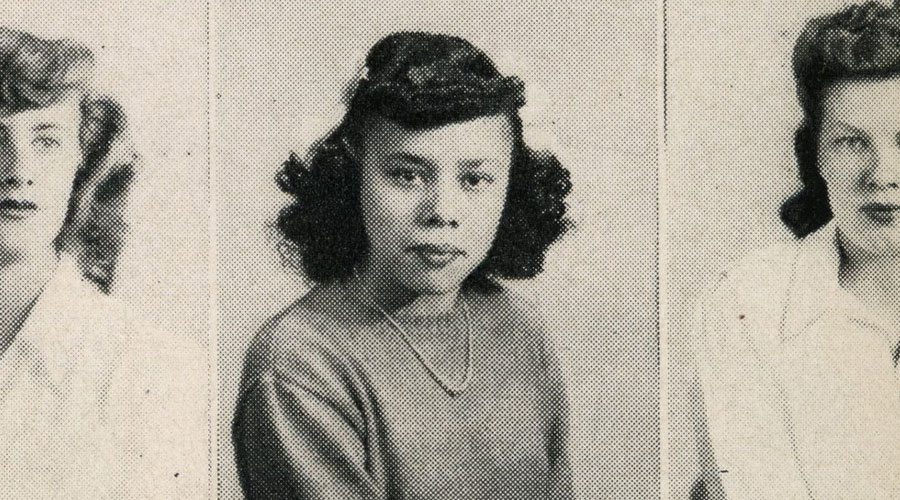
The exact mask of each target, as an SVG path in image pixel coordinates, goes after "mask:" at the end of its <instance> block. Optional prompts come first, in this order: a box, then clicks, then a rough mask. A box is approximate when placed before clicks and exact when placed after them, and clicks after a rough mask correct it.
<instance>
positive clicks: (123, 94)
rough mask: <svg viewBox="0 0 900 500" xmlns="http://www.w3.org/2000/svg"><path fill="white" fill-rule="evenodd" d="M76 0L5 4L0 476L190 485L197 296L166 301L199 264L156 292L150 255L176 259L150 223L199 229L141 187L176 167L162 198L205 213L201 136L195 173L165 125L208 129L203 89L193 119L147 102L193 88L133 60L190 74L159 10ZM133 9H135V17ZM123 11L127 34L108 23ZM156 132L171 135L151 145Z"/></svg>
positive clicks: (198, 477)
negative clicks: (167, 41) (170, 85)
mask: <svg viewBox="0 0 900 500" xmlns="http://www.w3.org/2000/svg"><path fill="white" fill-rule="evenodd" d="M70 3H71V4H72V5H71V7H72V11H71V12H64V11H63V10H62V9H60V8H59V7H58V5H57V4H56V3H54V2H23V3H17V2H13V4H4V5H3V6H2V7H0V12H2V14H3V15H2V17H0V490H2V491H3V494H2V496H4V498H34V499H44V498H54V499H55V498H75V499H88V498H90V499H112V498H172V499H175V498H200V497H202V496H203V495H205V494H206V493H207V484H208V475H209V465H208V464H209V462H208V428H209V419H208V416H207V403H206V401H208V399H209V398H208V394H207V387H208V384H207V382H206V376H207V369H206V368H205V367H206V366H207V365H206V359H207V357H206V349H205V347H204V343H205V341H206V327H205V324H204V323H205V321H206V320H205V318H204V316H205V314H206V306H205V304H202V302H201V301H202V300H203V299H199V298H198V299H197V300H195V302H194V303H192V304H185V305H186V306H188V309H184V308H182V306H181V305H179V304H177V302H179V301H182V300H183V301H185V302H188V303H189V302H190V301H191V300H194V297H193V294H194V293H195V292H196V291H197V290H202V289H203V287H204V286H205V280H202V281H199V283H195V284H194V285H193V286H191V287H190V288H184V287H181V288H179V287H169V288H167V289H166V290H165V292H161V291H158V289H157V281H158V280H161V279H163V276H162V274H156V273H157V271H159V272H161V273H164V272H165V271H171V270H174V268H173V267H172V266H173V264H174V262H172V261H171V259H173V257H171V254H170V252H175V253H179V252H180V250H181V249H180V248H179V244H178V243H177V240H175V239H172V238H170V237H168V236H165V235H162V236H160V235H156V236H153V237H152V239H149V238H147V235H148V234H150V233H152V232H153V231H156V230H160V229H162V230H170V231H173V232H180V233H182V234H183V235H184V234H188V232H192V231H199V230H201V229H202V227H200V226H199V224H198V225H194V224H193V222H192V221H188V220H184V221H178V222H174V221H170V222H165V221H166V219H167V218H168V217H171V215H172V214H173V213H174V212H173V211H171V210H169V209H168V208H165V207H163V206H161V204H160V203H159V198H157V199H155V200H154V199H153V198H152V197H154V196H157V197H158V196H159V195H160V194H162V193H160V192H158V191H156V189H157V187H158V186H160V185H162V184H163V182H161V181H160V180H159V179H158V178H157V179H154V177H155V176H161V177H167V176H170V175H172V173H171V172H172V170H174V169H182V170H183V171H186V172H188V173H187V175H183V179H184V184H183V186H179V188H178V189H176V190H174V191H171V192H170V193H171V194H170V196H169V197H168V200H167V201H168V202H169V203H174V204H177V203H183V202H182V201H181V200H182V199H188V200H190V201H188V202H187V203H185V204H184V206H183V207H182V209H186V208H190V207H192V205H193V207H192V208H193V210H195V213H196V214H197V215H198V216H200V217H201V218H205V215H203V214H204V212H205V206H204V205H203V204H202V203H196V204H195V203H194V201H193V200H196V201H197V202H200V201H201V200H202V197H199V196H196V195H195V194H194V193H199V192H202V185H201V184H200V183H199V182H198V181H199V180H200V179H201V178H202V177H201V176H202V175H203V169H204V168H205V160H202V157H203V156H205V152H204V151H203V150H202V149H193V153H194V154H196V156H197V157H198V160H200V163H199V165H198V170H197V171H196V175H193V174H192V173H191V171H190V169H191V168H193V167H192V166H191V162H190V161H185V162H181V163H180V164H179V165H177V166H175V167H169V166H168V165H166V163H177V162H179V161H180V157H181V154H182V151H184V152H187V151H191V149H192V148H194V147H195V145H192V144H189V143H188V142H186V141H184V142H179V141H174V140H171V138H170V137H169V136H168V134H161V133H160V132H161V130H162V128H161V127H160V125H162V123H163V122H168V124H167V125H166V126H167V127H169V128H170V129H172V130H177V129H182V130H189V129H191V128H193V127H201V129H202V126H203V124H204V123H205V118H204V107H205V105H203V104H202V101H201V103H200V105H199V108H198V109H199V113H198V114H196V115H194V117H196V118H199V120H197V121H194V122H192V121H191V120H192V115H191V114H190V113H191V112H190V110H189V108H187V107H186V108H183V109H182V110H181V113H180V114H179V115H171V114H169V117H168V118H167V117H165V116H158V117H153V118H148V117H147V113H148V111H150V110H149V109H148V108H152V107H153V106H154V104H153V103H152V102H150V101H149V99H153V98H154V96H155V98H157V99H159V100H160V101H166V102H168V103H170V104H173V105H174V104H177V103H179V102H188V101H189V100H190V99H191V98H190V97H188V96H181V95H177V94H178V93H177V92H174V93H170V92H163V91H162V89H161V88H160V87H159V86H158V84H159V82H160V81H161V80H163V79H162V78H153V77H148V76H146V75H141V73H142V72H147V71H150V70H151V69H152V68H153V65H156V67H157V69H160V68H161V67H162V66H163V65H167V71H166V73H167V75H166V78H168V79H179V78H181V79H183V80H185V81H184V83H187V82H188V80H189V79H190V78H191V77H192V76H195V80H196V81H198V82H200V83H201V84H202V82H203V81H204V80H205V74H204V73H197V74H195V75H194V74H192V73H191V71H193V70H192V69H191V68H190V65H185V66H184V67H181V68H179V67H178V66H177V65H168V64H167V63H166V62H165V61H164V60H165V58H167V57H168V54H166V55H165V56H163V57H160V54H159V53H158V52H156V53H154V51H158V50H159V49H160V47H156V48H154V47H153V46H151V45H150V42H152V41H154V40H155V41H156V43H161V39H162V38H161V37H162V36H163V32H162V31H160V30H158V29H154V30H153V32H151V28H154V27H155V26H156V23H157V22H159V21H160V20H162V19H164V17H165V16H164V15H163V13H162V12H150V13H147V12H146V11H145V12H144V13H143V14H142V13H141V11H142V10H144V9H142V8H141V7H140V5H139V4H138V3H136V2H131V3H130V5H129V4H121V5H120V4H116V6H114V7H113V6H107V7H106V8H104V9H99V8H97V6H95V5H93V3H92V2H70ZM163 8H164V7H163V6H162V5H161V4H160V5H158V6H157V10H162V9H163ZM170 8H171V6H170ZM139 14H142V15H145V16H149V17H150V19H145V20H146V21H148V23H147V24H142V23H141V22H140V21H132V20H129V19H130V17H131V16H136V15H139ZM103 16H107V20H106V21H102V20H101V18H102V17H103ZM154 18H155V19H154ZM104 23H105V24H104ZM129 24H130V27H131V28H132V29H133V30H135V31H134V33H133V36H128V35H123V34H122V33H121V32H119V30H123V31H124V30H126V29H127V28H128V25H129ZM111 28H112V29H111ZM176 31H177V30H176ZM179 39H181V37H179ZM201 42H202V39H201ZM201 53H202V52H201ZM130 58H137V59H136V60H138V61H140V64H137V65H136V64H129V63H128V60H129V59H130ZM144 65H146V66H144ZM200 95H201V97H202V95H203V94H202V93H201V94H200ZM163 96H164V97H163ZM154 127H156V129H155V130H154ZM154 134H156V135H155V137H154ZM196 137H198V138H202V137H203V135H202V133H201V134H200V135H198V136H196ZM148 139H150V140H148ZM152 140H156V141H162V142H163V143H164V145H162V147H164V148H174V147H180V148H182V151H179V152H178V153H175V151H170V153H172V155H171V158H169V159H167V160H164V161H163V159H162V158H161V155H159V154H158V151H156V150H154V148H157V146H155V145H153V144H152ZM148 179H149V180H148ZM195 196H196V197H195ZM166 214H168V215H166ZM159 215H162V217H159ZM198 220H201V219H198ZM148 225H150V226H151V227H152V229H150V228H148ZM180 238H185V236H181V237H180ZM200 242H201V243H202V240H200ZM157 245H158V246H157ZM154 246H155V247H156V248H151V247H154ZM154 253H155V254H156V255H153V254H154ZM191 253H192V252H190V253H189V252H183V253H180V254H181V255H182V256H188V255H191ZM151 255H152V256H151ZM187 265H194V266H197V268H200V269H203V268H205V266H206V263H205V262H203V261H202V259H198V260H196V261H190V260H188V264H187ZM198 284H199V285H200V286H197V285H198ZM156 293H158V295H155V294H156ZM163 301H165V302H167V303H168V304H169V305H166V306H161V307H160V308H156V307H154V305H159V304H162V302H163ZM201 305H202V306H203V307H202V308H201V307H200V306H201ZM167 309H168V310H175V311H178V312H179V314H177V315H173V316H169V315H168V314H167V312H166V310H167ZM195 402H196V403H197V404H195Z"/></svg>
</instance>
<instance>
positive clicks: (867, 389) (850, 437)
mask: <svg viewBox="0 0 900 500" xmlns="http://www.w3.org/2000/svg"><path fill="white" fill-rule="evenodd" d="M836 234H837V233H836V228H835V226H834V225H833V224H829V225H827V226H825V227H824V228H822V229H820V230H819V231H817V232H815V233H814V234H811V235H809V236H807V237H806V238H804V239H803V240H802V241H800V242H799V243H795V244H785V245H779V246H776V247H773V248H770V249H769V250H767V251H764V252H760V253H757V254H754V255H752V256H750V257H749V258H747V259H745V260H743V261H742V262H740V263H739V264H737V265H736V266H734V268H733V269H731V270H730V271H728V272H727V273H724V274H723V275H722V276H721V279H720V280H719V281H718V283H717V284H716V285H715V286H714V287H713V288H712V289H711V290H710V291H709V293H707V294H706V296H705V297H704V299H703V300H702V301H701V304H700V307H699V308H698V314H697V328H696V334H697V338H696V339H695V342H696V350H697V358H698V364H699V375H700V387H701V390H702V394H703V399H704V403H705V417H706V423H707V427H708V431H709V437H710V442H711V445H712V449H713V453H714V454H715V460H716V464H717V467H718V469H719V471H718V472H719V477H720V478H721V482H722V485H723V487H724V490H725V493H726V494H727V496H728V498H729V499H732V500H735V499H744V498H786V499H787V498H802V499H809V498H813V499H816V500H823V499H832V498H834V499H849V498H867V499H880V498H900V372H898V369H897V367H896V366H895V360H894V353H895V350H896V346H897V344H898V343H900V327H898V326H897V325H892V324H889V323H888V322H886V321H884V320H882V319H880V318H878V317H876V316H875V315H873V314H871V313H870V312H868V311H866V310H865V309H864V308H863V307H861V306H860V305H859V303H858V302H857V301H856V300H854V299H853V298H852V297H851V296H850V295H849V294H848V293H847V292H845V291H844V290H843V289H842V288H841V286H840V284H839V282H838V271H839V253H838V247H837V242H836Z"/></svg>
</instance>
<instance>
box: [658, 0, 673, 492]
mask: <svg viewBox="0 0 900 500" xmlns="http://www.w3.org/2000/svg"><path fill="white" fill-rule="evenodd" d="M657 9H658V10H657V16H658V20H659V25H658V26H659V28H658V29H657V47H658V50H657V57H658V58H659V61H658V65H657V68H658V74H657V78H658V82H659V84H658V101H657V106H658V115H657V116H658V117H659V119H658V120H657V154H656V159H657V161H656V172H657V174H656V189H657V205H656V209H657V219H656V220H657V222H656V224H657V226H656V227H657V231H656V238H657V240H656V241H657V243H656V248H657V252H656V276H657V278H656V279H657V295H656V297H657V299H656V300H657V304H656V307H657V314H658V320H657V321H658V323H657V324H658V326H659V494H660V498H662V499H663V500H666V499H668V498H670V496H669V485H670V481H669V349H668V325H669V316H668V286H667V285H668V276H667V270H668V251H667V247H666V244H667V241H668V238H667V235H668V233H667V230H668V224H667V220H666V212H667V211H666V206H667V200H668V193H667V191H666V186H667V182H666V178H667V175H666V174H667V173H668V169H667V162H666V159H667V156H666V139H667V134H666V129H667V125H668V119H667V118H668V117H667V108H666V104H667V103H666V96H667V90H668V89H667V83H668V74H667V69H668V65H667V63H668V53H667V50H666V49H667V46H666V34H667V33H666V28H667V18H668V12H666V0H657Z"/></svg>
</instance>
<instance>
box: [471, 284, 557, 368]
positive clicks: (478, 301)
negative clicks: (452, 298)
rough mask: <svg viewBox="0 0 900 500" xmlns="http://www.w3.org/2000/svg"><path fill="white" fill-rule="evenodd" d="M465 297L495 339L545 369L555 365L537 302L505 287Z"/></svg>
mask: <svg viewBox="0 0 900 500" xmlns="http://www.w3.org/2000/svg"><path fill="white" fill-rule="evenodd" d="M467 299H468V300H471V301H472V304H473V309H475V314H476V316H477V318H479V319H480V320H481V321H484V322H486V323H487V324H488V327H489V329H490V331H492V332H493V335H495V336H496V337H497V340H498V341H499V342H501V343H504V344H506V345H508V346H515V347H517V348H521V349H525V351H526V353H527V354H528V355H530V356H531V357H533V359H534V360H535V361H536V362H537V363H539V364H541V365H543V366H545V368H553V367H555V365H557V364H558V363H557V361H556V354H555V351H556V350H555V349H554V347H553V344H552V342H551V339H550V338H549V336H548V332H547V328H546V322H545V320H544V317H543V315H542V314H541V305H540V304H539V303H538V302H537V301H535V300H533V299H531V298H530V297H528V296H526V295H525V294H523V293H521V292H519V291H517V290H514V289H511V288H509V287H506V286H504V287H503V288H501V289H499V290H496V291H493V292H490V293H481V294H470V295H468V296H467ZM548 365H552V366H548Z"/></svg>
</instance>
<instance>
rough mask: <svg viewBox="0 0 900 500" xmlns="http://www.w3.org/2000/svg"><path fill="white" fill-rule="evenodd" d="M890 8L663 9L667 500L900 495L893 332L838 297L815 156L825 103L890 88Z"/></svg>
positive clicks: (898, 68)
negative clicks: (863, 82)
mask: <svg viewBox="0 0 900 500" xmlns="http://www.w3.org/2000/svg"><path fill="white" fill-rule="evenodd" d="M897 9H898V6H896V5H895V6H894V7H891V6H890V4H889V3H888V2H882V3H877V2H868V3H865V4H859V5H856V6H848V5H847V3H846V2H838V1H835V2H821V3H820V4H816V5H815V6H811V5H806V4H797V5H793V4H792V5H785V4H780V3H776V2H764V3H761V4H755V5H753V6H752V7H751V6H746V7H744V6H740V7H738V8H736V9H728V10H727V11H726V10H724V9H714V8H712V6H702V5H696V4H688V3H687V2H669V8H668V11H667V21H668V23H667V24H668V26H667V28H668V29H667V32H668V75H667V79H668V85H667V88H668V103H667V106H668V109H667V114H668V116H669V119H670V122H669V127H668V131H667V137H668V147H667V148H668V152H669V159H668V161H667V163H668V165H669V171H668V172H667V175H666V178H667V180H668V182H669V183H668V185H667V189H668V191H669V192H670V193H678V194H679V196H677V197H676V196H673V197H671V198H670V201H669V203H668V207H664V208H665V209H666V210H667V211H668V214H669V223H668V226H669V227H670V228H671V229H670V232H669V234H668V235H667V236H666V238H667V241H668V242H669V248H670V260H669V262H666V263H663V265H664V269H666V270H667V271H666V272H667V273H668V275H669V277H670V279H669V283H670V288H669V291H668V296H669V297H670V299H669V304H668V305H669V310H670V317H669V325H670V328H669V332H670V333H669V341H670V342H669V346H670V347H669V349H670V361H669V365H670V367H671V368H670V373H669V374H668V376H669V382H668V384H669V403H670V408H669V411H670V415H669V417H670V429H669V434H670V435H669V439H670V451H671V454H670V457H669V459H670V463H671V464H672V465H671V470H670V478H671V483H670V490H671V494H672V498H719V497H720V496H721V494H722V490H723V483H724V489H727V490H729V491H731V492H734V493H735V495H738V497H741V496H740V495H742V494H743V495H745V496H746V497H747V498H755V497H760V498H774V497H784V498H787V497H791V498H794V497H798V496H802V497H810V498H850V497H853V498H893V497H894V496H896V495H897V494H898V492H897V478H898V475H900V469H898V468H897V465H896V464H897V463H900V458H898V457H897V453H896V449H897V446H896V442H897V439H898V436H897V432H896V424H895V422H896V420H897V417H898V409H900V401H898V394H897V393H898V391H897V383H898V380H897V374H896V368H895V367H894V366H893V363H894V362H893V359H892V356H893V354H894V352H895V350H896V349H897V347H896V343H897V331H896V326H893V325H892V324H891V323H890V322H885V321H884V320H883V319H879V315H874V316H873V315H872V314H871V313H870V312H864V311H865V309H863V310H860V309H858V308H855V307H854V306H853V305H852V304H854V303H855V300H856V299H857V298H859V297H855V296H854V293H852V292H850V293H849V294H848V295H845V293H848V292H846V291H845V290H843V289H842V287H841V285H840V284H839V283H838V269H839V268H838V262H839V260H838V251H837V248H836V245H835V234H836V227H835V225H834V224H832V225H828V226H825V227H823V224H825V223H827V222H828V220H829V219H830V218H831V210H830V208H829V203H828V192H827V191H826V190H825V185H824V180H823V179H822V178H821V176H819V173H818V166H819V165H818V158H819V155H818V154H817V152H816V142H815V140H816V139H817V136H816V130H817V129H816V127H817V126H818V119H819V118H820V117H821V116H822V115H821V112H822V108H821V102H822V95H823V94H822V90H823V89H824V88H825V87H827V86H828V85H829V84H831V83H833V82H834V81H835V80H838V79H841V78H853V77H863V78H866V77H868V78H884V77H888V78H895V77H897V76H898V75H900V65H898V63H900V46H898V42H900V36H898V33H900V30H898V19H900V17H898V10H897ZM819 16H823V17H819ZM698 20H703V22H698ZM713 25H715V26H717V30H716V31H715V32H709V31H703V26H713ZM713 61H715V63H716V64H712V62H713ZM795 76H796V80H795ZM798 89H799V90H798ZM798 96H799V98H800V99H799V100H798ZM884 106H885V109H897V108H896V102H886V103H884ZM892 107H893V108H892ZM845 118H846V119H848V120H849V119H850V118H851V117H850V116H846V117H845ZM888 122H889V123H886V124H885V126H889V127H894V128H896V127H897V122H898V120H897V119H896V118H895V119H893V120H888ZM798 128H799V131H798ZM870 132H873V131H870ZM874 132H877V134H873V137H874V136H875V135H878V136H885V135H890V131H874ZM893 133H894V134H900V130H894V132H893ZM891 142H893V144H892V145H890V146H888V147H889V148H892V149H891V150H890V151H894V153H891V154H893V155H895V154H896V149H897V148H900V143H897V140H896V137H895V140H894V141H881V142H880V143H881V144H882V145H884V144H888V143H891ZM890 151H888V150H882V151H881V152H882V153H890ZM889 157H890V156H889ZM894 157H895V156H894ZM798 166H799V168H798ZM883 170H884V172H885V174H884V175H885V176H888V177H890V178H882V179H881V181H883V182H881V184H880V185H878V186H875V187H874V188H873V189H876V188H877V190H879V195H883V196H888V197H894V198H896V197H897V196H900V193H897V192H895V191H896V190H897V181H898V180H900V179H897V177H896V176H898V175H900V173H898V171H897V169H896V168H895V166H884V168H883ZM891 176H892V177H891ZM798 181H799V182H798ZM867 189H868V188H867ZM832 194H833V193H832ZM785 200H790V203H788V204H785V205H783V206H782V203H783V202H784V201H785ZM779 215H781V217H779ZM779 218H783V220H784V223H782V221H781V220H779ZM816 229H819V231H818V232H815V233H812V234H810V233H811V231H815V230H816ZM791 233H793V234H791ZM794 235H798V236H806V237H805V238H804V239H802V240H797V239H795V238H794ZM807 235H808V236H807ZM698 236H700V237H698ZM726 269H727V272H722V271H723V270H726ZM710 283H715V284H714V286H711V285H710ZM704 289H707V290H709V293H707V294H705V295H701V291H702V290H704ZM887 299H888V303H890V302H891V301H892V300H893V299H891V298H890V297H887Z"/></svg>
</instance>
